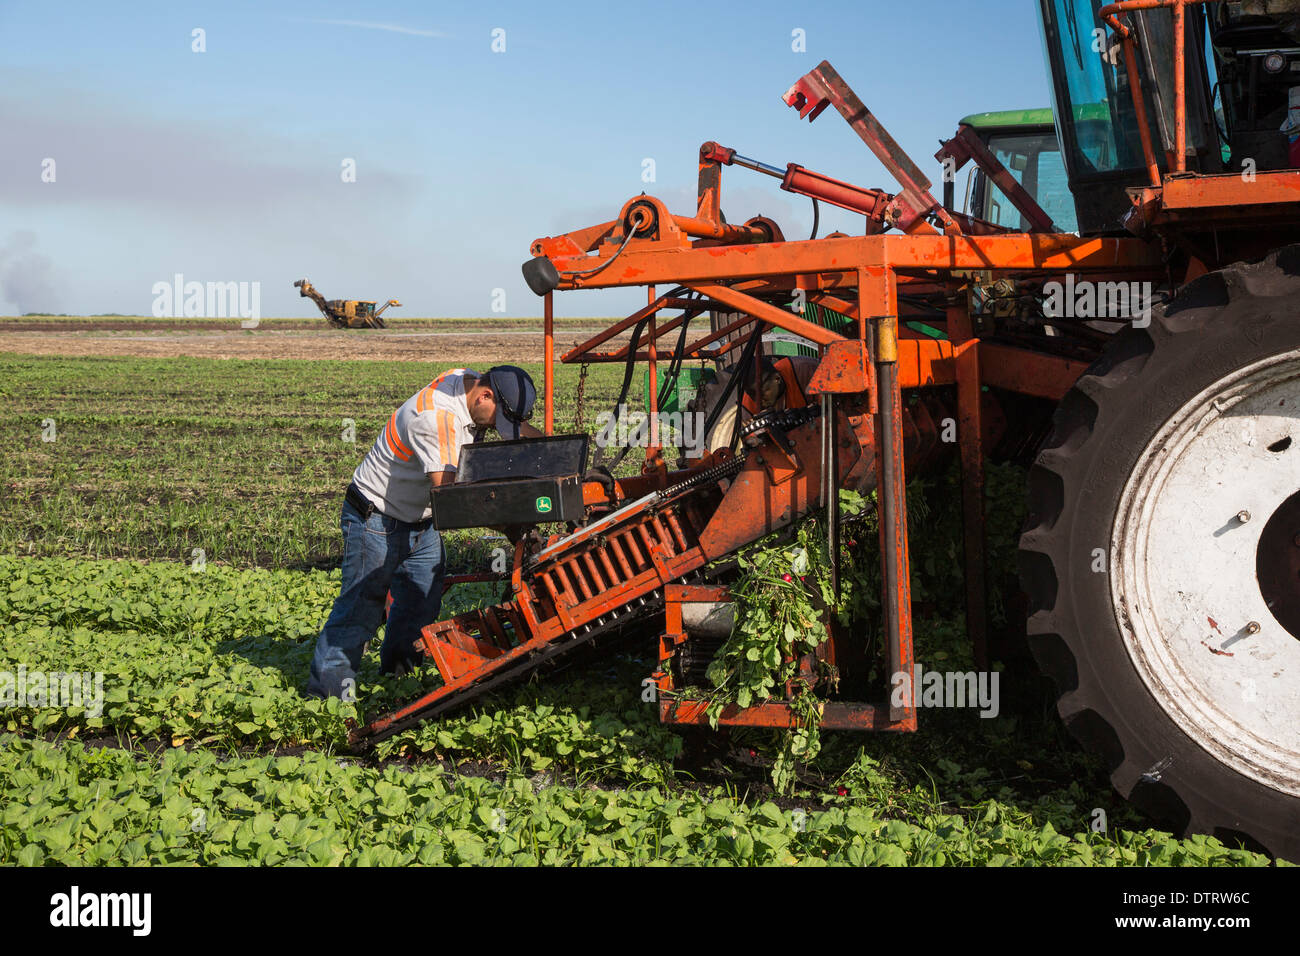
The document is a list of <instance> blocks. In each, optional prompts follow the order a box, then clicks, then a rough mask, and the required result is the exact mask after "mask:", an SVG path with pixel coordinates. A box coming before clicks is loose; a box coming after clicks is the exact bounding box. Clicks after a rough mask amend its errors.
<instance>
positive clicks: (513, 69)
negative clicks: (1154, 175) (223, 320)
mask: <svg viewBox="0 0 1300 956" xmlns="http://www.w3.org/2000/svg"><path fill="white" fill-rule="evenodd" d="M195 28H201V29H202V30H204V31H205V38H204V39H205V44H206V52H203V53H196V52H192V50H191V46H192V42H193V41H192V31H193V30H194V29H195ZM498 28H500V29H502V30H504V31H505V50H504V52H493V50H492V48H491V46H492V32H493V30H494V29H498ZM796 29H801V30H803V31H804V32H805V36H806V46H807V49H806V52H802V53H800V52H795V51H793V50H792V48H791V47H792V31H794V30H796ZM822 59H828V60H829V61H830V62H831V63H832V64H833V65H834V66H835V67H836V69H837V70H838V71H839V72H840V74H841V75H842V76H844V78H845V79H846V80H847V81H848V82H849V83H850V84H851V85H852V86H853V87H854V89H855V90H856V91H857V92H858V94H859V96H861V97H862V99H863V100H864V101H865V102H866V104H867V105H868V106H869V107H870V108H871V109H872V111H873V112H874V113H875V114H876V115H877V117H878V118H879V119H880V120H881V121H882V122H883V123H884V124H885V126H886V127H887V128H888V129H889V130H890V131H891V132H892V133H893V135H894V137H895V138H896V139H897V140H898V142H899V143H900V144H901V145H902V146H903V148H904V149H906V150H907V151H908V152H909V153H910V154H911V155H912V157H913V159H915V160H916V162H917V163H918V164H919V165H920V166H921V168H922V169H923V170H924V171H926V172H927V173H928V174H929V175H930V177H931V178H932V179H933V180H935V181H936V182H937V181H938V179H939V175H938V166H937V164H936V163H935V162H934V159H933V154H934V150H935V149H936V148H937V140H938V139H939V138H940V137H943V136H948V135H951V133H952V132H953V130H954V129H955V128H956V122H957V120H958V119H959V118H960V117H962V116H964V115H966V114H967V113H971V112H976V111H980V110H987V109H1009V108H1019V107H1033V106H1044V105H1048V95H1049V94H1048V85H1047V79H1046V75H1045V71H1044V66H1043V58H1042V45H1041V41H1040V39H1039V36H1038V18H1037V13H1036V6H1035V4H1034V3H1033V2H1032V0H990V2H982V3H970V2H962V0H943V2H939V0H908V2H902V3H900V2H895V0H890V2H881V0H876V2H871V0H867V2H856V3H849V2H846V3H807V4H801V5H797V6H796V5H792V4H790V3H788V2H785V3H768V2H752V3H743V4H740V3H736V4H730V3H719V4H701V3H691V2H681V3H678V2H668V3H643V4H636V5H631V4H622V3H620V4H610V3H603V4H601V3H590V4H588V3H567V4H563V5H555V4H537V3H505V4H491V3H477V4H467V3H463V2H461V3H456V4H440V3H416V2H396V3H374V4H359V3H343V2H327V3H313V4H309V3H270V2H264V3H246V2H222V3H176V2H170V3H143V2H142V3H131V4H105V3H59V4H51V3H47V2H46V3H41V2H35V3H24V2H11V0H0V129H3V130H4V137H3V141H2V142H0V314H15V313H20V312H28V311H44V310H48V311H55V312H69V313H86V312H121V313H144V314H147V313H148V312H149V310H150V306H151V304H152V302H153V293H152V288H153V285H154V283H156V282H159V281H170V280H171V278H172V276H173V275H174V274H176V273H182V274H183V275H184V276H185V278H186V280H187V281H188V280H198V281H221V282H226V281H250V282H252V281H256V282H260V283H261V311H262V314H263V315H310V314H314V310H313V309H312V307H311V305H310V303H309V302H307V300H305V299H300V298H299V297H298V295H297V290H295V289H294V288H293V287H292V282H293V281H294V280H295V279H299V278H302V277H304V276H306V277H309V278H310V279H311V280H312V281H313V283H314V284H315V285H316V286H317V287H318V288H319V289H320V290H321V291H322V292H323V293H324V294H325V295H326V296H327V297H331V298H342V297H351V298H366V299H376V300H380V301H382V300H384V299H386V298H390V297H395V298H399V299H401V300H402V302H403V305H404V306H405V308H404V309H403V310H401V311H400V312H399V313H398V314H407V315H433V316H439V315H446V316H465V315H470V316H481V315H490V314H492V313H491V310H492V302H493V294H494V290H496V289H504V290H505V304H506V309H505V313H504V314H506V315H537V314H540V300H538V299H537V298H536V297H535V296H533V295H532V293H531V292H529V291H528V289H527V287H526V286H525V285H524V283H523V280H522V277H521V275H520V272H519V266H520V263H522V262H523V260H524V259H525V258H526V257H527V255H528V247H529V244H530V243H531V241H532V240H533V239H535V238H537V237H539V236H546V235H553V234H557V233H560V232H565V231H568V230H571V229H576V228H579V227H581V226H586V225H590V224H592V223H595V222H599V221H603V220H607V219H611V218H613V217H614V215H615V214H616V213H617V212H618V209H619V207H620V206H621V205H622V204H623V203H624V202H625V201H626V200H627V199H628V198H629V197H631V196H633V195H636V194H637V193H640V192H641V191H642V190H645V191H646V192H649V193H650V194H652V195H656V196H658V197H660V198H661V199H664V200H665V201H666V202H667V203H668V205H669V207H670V208H671V209H673V210H674V211H677V212H681V213H685V214H691V213H693V212H694V195H695V176H696V163H695V158H696V154H697V150H698V148H699V145H700V143H702V142H704V141H706V140H710V139H714V140H717V141H718V142H720V143H722V144H723V145H726V146H731V147H733V148H735V149H737V150H738V151H739V152H740V153H742V154H744V155H748V156H752V157H755V158H758V159H762V160H764V161H766V162H768V163H772V164H774V165H778V166H784V165H785V164H786V163H789V162H797V163H800V164H802V165H804V166H807V167H809V168H811V169H815V170H818V171H820V172H824V173H827V174H829V175H831V176H835V177H837V178H840V179H846V180H849V181H851V182H855V183H858V184H860V185H864V186H879V187H881V188H885V189H888V190H890V191H893V190H894V189H895V188H896V187H895V185H894V183H893V182H892V180H891V179H890V177H889V176H888V174H887V173H886V172H885V171H884V169H883V168H882V167H881V166H880V165H879V164H878V163H877V162H876V160H875V158H874V157H873V156H872V155H871V154H870V152H869V151H868V150H867V149H866V147H865V146H864V145H863V144H862V143H861V141H860V140H858V138H857V137H856V135H854V133H853V132H852V131H851V130H850V129H849V127H848V126H847V125H846V124H845V123H844V122H843V121H842V120H841V119H840V118H839V116H838V115H837V114H836V113H835V112H834V111H833V110H830V111H828V112H827V113H825V114H823V115H822V116H821V117H820V118H819V119H818V120H817V121H816V122H815V123H813V124H811V125H810V124H808V123H807V122H800V121H799V120H798V118H797V116H796V114H795V112H794V111H793V110H791V109H789V108H788V107H786V106H785V105H784V104H783V103H782V102H781V99H780V96H781V94H782V93H783V92H784V91H785V90H786V89H787V88H788V87H789V86H790V85H791V84H792V83H793V82H794V81H795V80H796V79H798V77H799V76H801V75H802V74H804V73H805V72H807V71H808V70H810V69H812V68H813V67H814V66H816V65H817V63H819V62H820V61H821V60H822ZM46 158H53V159H54V160H55V163H56V166H55V171H56V177H57V178H56V181H55V182H53V183H46V182H42V181H41V170H42V162H43V160H45V159H46ZM345 158H351V159H354V160H355V162H356V170H357V173H356V182H353V183H344V182H342V179H341V175H340V173H341V168H342V166H341V164H342V162H343V160H344V159H345ZM646 158H650V159H653V160H654V161H655V176H656V179H655V182H653V183H643V182H642V168H643V166H642V163H643V160H644V159H646ZM936 190H937V187H936ZM722 197H723V211H724V212H725V213H726V215H727V218H728V220H730V221H743V220H744V219H746V218H748V217H750V216H753V215H758V214H763V215H767V216H770V217H772V218H774V219H776V220H777V221H778V222H779V223H780V224H781V226H782V227H783V229H784V230H785V232H786V235H787V236H789V237H802V236H806V235H807V233H808V230H809V229H810V227H811V208H810V204H809V202H808V201H807V200H805V199H801V198H798V197H795V196H792V195H790V194H788V193H783V192H781V191H780V189H779V188H778V184H777V182H776V181H775V180H770V179H768V178H766V177H762V176H759V175H757V174H754V173H751V172H748V171H746V170H741V169H736V168H728V169H725V170H724V172H723V183H722ZM832 228H840V229H844V230H845V231H851V232H858V231H860V230H861V219H860V217H852V216H850V215H848V214H847V213H844V214H842V215H841V213H840V211H839V210H829V211H828V210H827V209H826V208H825V207H823V214H822V233H823V234H824V233H825V232H826V231H829V230H830V229H832ZM643 296H644V293H643V292H639V291H633V290H618V291H612V292H588V293H569V294H560V295H558V296H557V302H556V309H557V313H558V314H567V315H611V314H615V313H623V312H626V311H630V309H631V308H635V307H636V305H639V304H640V303H642V302H643V301H644V298H643Z"/></svg>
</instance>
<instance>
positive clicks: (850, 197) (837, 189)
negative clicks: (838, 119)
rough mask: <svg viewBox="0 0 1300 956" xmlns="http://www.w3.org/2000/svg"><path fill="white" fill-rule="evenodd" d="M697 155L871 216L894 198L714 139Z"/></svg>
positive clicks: (879, 191) (875, 190)
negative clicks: (766, 160)
mask: <svg viewBox="0 0 1300 956" xmlns="http://www.w3.org/2000/svg"><path fill="white" fill-rule="evenodd" d="M700 155H701V157H703V158H704V159H706V160H710V159H711V160H713V161H715V162H718V163H722V164H723V165H724V166H743V167H744V168H745V169H752V170H754V172H757V173H762V174H763V175H765V176H771V177H773V178H774V179H779V180H781V188H782V189H784V190H785V191H786V192H791V193H797V194H799V195H800V196H808V197H809V198H811V199H817V200H820V201H821V202H828V203H830V204H831V205H832V206H839V207H840V208H842V209H847V210H849V211H850V212H857V213H862V214H863V215H864V216H873V215H874V214H875V212H876V210H877V209H881V211H882V212H883V207H884V206H886V205H888V204H889V202H890V201H892V200H893V198H894V197H893V196H892V195H890V194H889V193H887V192H885V191H883V190H880V189H863V188H862V187H861V186H855V185H853V184H852V183H846V182H842V181H841V180H838V179H832V178H831V177H830V176H824V175H822V174H821V173H817V172H813V171H812V170H811V169H805V168H804V167H802V166H800V165H798V164H797V163H790V164H789V165H788V166H786V168H785V169H781V167H779V166H771V165H769V164H767V163H764V162H760V161H759V160H757V159H750V158H749V157H748V156H741V155H739V154H737V153H736V151H735V150H734V149H729V148H727V147H726V146H720V145H718V144H717V143H705V144H704V145H703V146H702V147H700Z"/></svg>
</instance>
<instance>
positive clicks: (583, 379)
mask: <svg viewBox="0 0 1300 956" xmlns="http://www.w3.org/2000/svg"><path fill="white" fill-rule="evenodd" d="M590 367H591V363H590V362H583V363H582V369H581V370H580V371H579V372H578V420H577V423H576V424H575V426H574V430H575V431H582V417H583V416H582V408H583V402H584V396H585V395H586V392H587V369H588V368H590Z"/></svg>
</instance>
